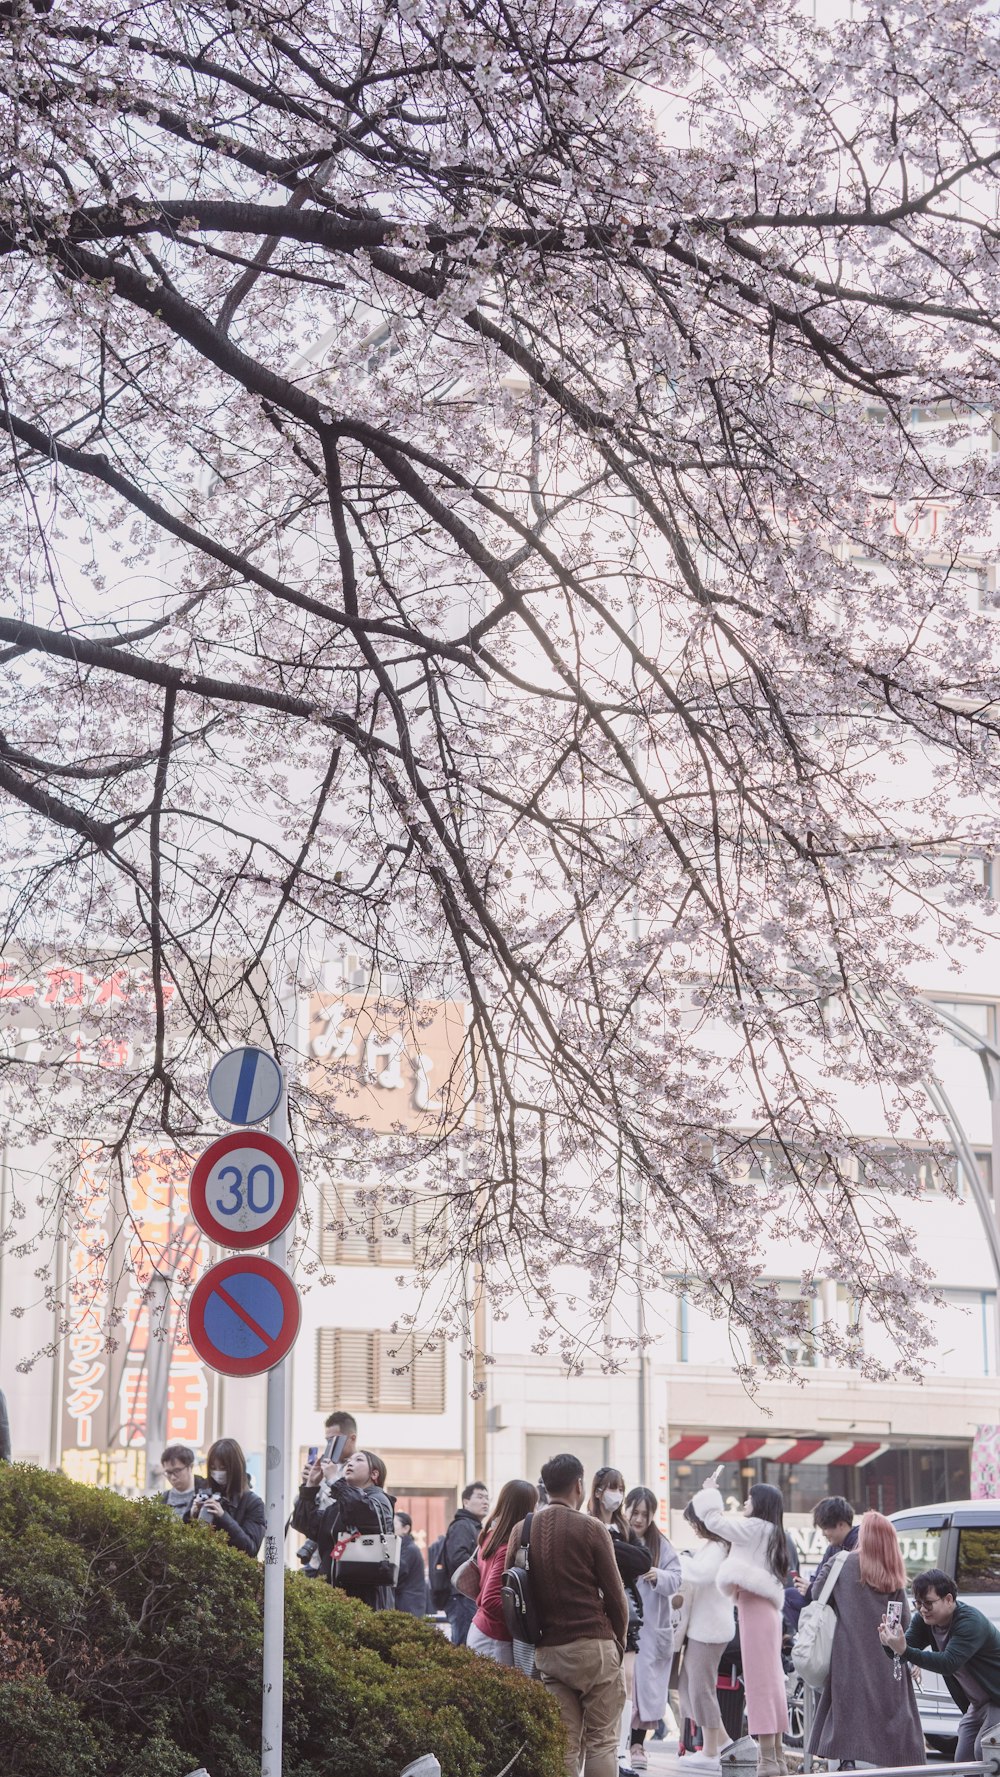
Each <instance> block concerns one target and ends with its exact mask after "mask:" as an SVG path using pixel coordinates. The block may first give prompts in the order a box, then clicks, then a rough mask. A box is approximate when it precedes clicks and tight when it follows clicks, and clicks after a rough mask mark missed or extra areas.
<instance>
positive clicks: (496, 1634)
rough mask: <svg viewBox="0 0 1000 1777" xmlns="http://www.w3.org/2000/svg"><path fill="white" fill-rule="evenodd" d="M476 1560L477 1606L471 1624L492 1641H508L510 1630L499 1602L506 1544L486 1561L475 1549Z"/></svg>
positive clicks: (505, 1557) (505, 1563) (505, 1561)
mask: <svg viewBox="0 0 1000 1777" xmlns="http://www.w3.org/2000/svg"><path fill="white" fill-rule="evenodd" d="M476 1562H477V1565H478V1567H479V1574H480V1579H479V1608H478V1610H477V1611H476V1614H475V1616H474V1617H473V1619H472V1621H473V1624H474V1625H475V1627H476V1628H477V1629H478V1630H479V1632H480V1634H481V1635H488V1636H490V1638H491V1640H493V1641H509V1640H510V1630H509V1629H508V1627H507V1624H506V1623H505V1621H504V1614H503V1605H502V1603H501V1602H500V1581H501V1580H502V1579H503V1573H504V1568H505V1567H506V1566H507V1545H506V1544H504V1545H503V1547H502V1548H499V1549H498V1550H497V1552H496V1554H495V1555H490V1556H489V1558H488V1559H487V1560H486V1561H484V1560H483V1557H482V1555H481V1554H480V1553H479V1551H478V1549H477V1551H476Z"/></svg>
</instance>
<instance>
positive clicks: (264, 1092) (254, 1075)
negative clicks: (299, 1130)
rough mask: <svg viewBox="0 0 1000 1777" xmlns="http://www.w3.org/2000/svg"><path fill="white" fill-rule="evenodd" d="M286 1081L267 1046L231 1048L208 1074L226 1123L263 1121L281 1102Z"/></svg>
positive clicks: (216, 1107) (216, 1109)
mask: <svg viewBox="0 0 1000 1777" xmlns="http://www.w3.org/2000/svg"><path fill="white" fill-rule="evenodd" d="M284 1087H285V1082H284V1077H283V1075H282V1072H281V1069H280V1067H279V1066H278V1063H277V1062H276V1061H275V1059H274V1056H273V1055H268V1053H267V1051H266V1050H264V1049H252V1048H246V1049H230V1051H229V1054H228V1055H224V1056H223V1057H222V1060H221V1061H217V1062H216V1064H215V1066H214V1067H213V1069H212V1071H211V1073H210V1074H209V1076H208V1096H209V1099H210V1100H211V1105H212V1109H213V1110H214V1112H215V1113H216V1116H218V1117H221V1118H222V1119H223V1120H224V1122H226V1123H243V1124H247V1123H263V1122H264V1120H265V1118H267V1117H270V1116H273V1114H274V1112H275V1111H276V1110H277V1108H278V1105H279V1104H280V1103H281V1095H282V1093H283V1091H284Z"/></svg>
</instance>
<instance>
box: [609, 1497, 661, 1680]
mask: <svg viewBox="0 0 1000 1777" xmlns="http://www.w3.org/2000/svg"><path fill="white" fill-rule="evenodd" d="M609 1529H610V1531H611V1541H612V1543H613V1544H614V1551H615V1566H616V1567H617V1569H618V1572H619V1574H620V1575H621V1582H622V1585H623V1586H624V1587H625V1597H626V1600H627V1602H628V1635H627V1638H626V1641H625V1649H626V1652H627V1653H632V1654H634V1653H636V1652H637V1651H638V1647H639V1629H640V1626H641V1624H642V1598H641V1597H640V1595H639V1592H638V1590H637V1588H636V1583H635V1582H636V1580H637V1579H638V1578H639V1577H640V1575H641V1574H644V1573H648V1572H649V1570H650V1568H651V1567H652V1565H653V1557H652V1555H651V1554H650V1552H649V1550H648V1549H647V1547H646V1545H645V1543H643V1542H640V1541H639V1538H638V1537H637V1536H636V1535H635V1534H634V1532H632V1531H630V1532H629V1534H628V1536H627V1537H626V1536H622V1534H621V1531H620V1530H619V1529H618V1528H617V1527H616V1526H615V1525H614V1524H612V1525H610V1526H609Z"/></svg>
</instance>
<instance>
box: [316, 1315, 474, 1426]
mask: <svg viewBox="0 0 1000 1777" xmlns="http://www.w3.org/2000/svg"><path fill="white" fill-rule="evenodd" d="M336 1407H345V1408H347V1409H348V1411H349V1412H355V1411H356V1410H358V1409H360V1410H361V1411H362V1412H365V1413H443V1412H444V1346H443V1344H442V1342H441V1341H440V1340H437V1341H436V1342H435V1343H434V1344H433V1345H432V1344H428V1343H426V1342H425V1341H423V1340H421V1339H419V1338H418V1339H416V1340H414V1338H413V1336H412V1335H411V1334H402V1333H384V1332H367V1331H365V1332H356V1331H355V1330H354V1329H353V1328H342V1327H336V1328H334V1327H321V1328H320V1331H319V1333H318V1334H317V1341H316V1410H317V1412H320V1413H328V1412H332V1411H333V1410H334V1408H336Z"/></svg>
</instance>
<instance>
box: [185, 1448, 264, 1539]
mask: <svg viewBox="0 0 1000 1777" xmlns="http://www.w3.org/2000/svg"><path fill="white" fill-rule="evenodd" d="M205 1467H206V1468H207V1470H208V1478H209V1480H210V1481H211V1483H212V1486H211V1490H210V1491H209V1489H208V1488H205V1489H204V1496H203V1494H202V1493H201V1492H198V1493H196V1494H195V1497H194V1499H193V1501H192V1503H191V1511H190V1514H189V1517H190V1519H191V1520H192V1521H194V1522H196V1523H199V1524H210V1525H211V1527H212V1529H213V1530H221V1531H223V1532H224V1534H225V1535H226V1537H227V1538H228V1539H229V1542H230V1543H231V1545H232V1547H233V1548H234V1549H241V1550H242V1551H243V1553H244V1555H256V1553H257V1550H258V1549H259V1548H260V1545H261V1543H262V1542H263V1541H264V1530H265V1526H266V1517H265V1512H264V1501H263V1500H262V1499H261V1497H260V1495H259V1494H257V1493H254V1491H253V1489H252V1488H251V1486H250V1483H249V1481H248V1480H247V1465H246V1459H245V1457H244V1455H243V1451H242V1450H241V1449H240V1446H239V1444H238V1443H237V1442H236V1439H235V1438H216V1440H215V1443H214V1444H213V1445H212V1448H211V1450H210V1451H209V1453H208V1455H207V1456H206V1458H205Z"/></svg>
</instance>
